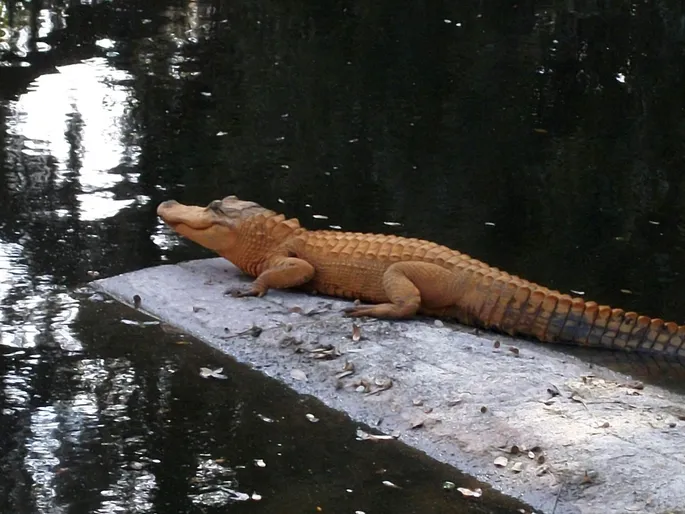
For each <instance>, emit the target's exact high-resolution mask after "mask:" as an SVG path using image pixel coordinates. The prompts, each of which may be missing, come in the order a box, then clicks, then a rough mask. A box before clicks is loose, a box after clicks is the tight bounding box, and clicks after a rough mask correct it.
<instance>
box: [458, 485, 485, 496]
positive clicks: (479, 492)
mask: <svg viewBox="0 0 685 514" xmlns="http://www.w3.org/2000/svg"><path fill="white" fill-rule="evenodd" d="M457 491H459V492H460V493H461V494H462V495H464V496H471V497H473V498H480V497H481V496H483V490H482V489H481V488H480V487H479V488H477V489H467V488H466V487H457Z"/></svg>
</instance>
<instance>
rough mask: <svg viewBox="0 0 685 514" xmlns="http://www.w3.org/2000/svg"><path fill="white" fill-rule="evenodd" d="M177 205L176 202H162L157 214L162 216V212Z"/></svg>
mask: <svg viewBox="0 0 685 514" xmlns="http://www.w3.org/2000/svg"><path fill="white" fill-rule="evenodd" d="M176 205H178V202H177V201H176V200H166V201H165V202H162V203H160V204H159V205H158V206H157V214H160V213H161V212H162V211H164V210H166V209H170V208H172V207H174V206H176Z"/></svg>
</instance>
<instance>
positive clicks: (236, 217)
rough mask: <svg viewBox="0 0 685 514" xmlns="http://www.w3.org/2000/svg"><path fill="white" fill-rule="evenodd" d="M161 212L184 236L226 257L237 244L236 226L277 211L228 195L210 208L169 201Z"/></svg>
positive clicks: (159, 212) (170, 224)
mask: <svg viewBox="0 0 685 514" xmlns="http://www.w3.org/2000/svg"><path fill="white" fill-rule="evenodd" d="M157 214H158V215H159V217H160V218H162V219H163V220H164V222H165V223H166V224H167V225H169V226H170V227H171V228H173V229H174V230H175V231H176V232H178V233H179V234H181V235H182V236H184V237H187V238H188V239H190V240H191V241H194V242H196V243H198V244H200V245H202V246H204V247H205V248H208V249H210V250H213V251H215V252H217V253H218V254H220V255H224V256H226V254H227V253H228V252H229V251H230V250H231V249H232V248H233V247H234V246H235V244H236V239H237V237H238V231H237V230H236V229H237V228H238V226H240V224H241V223H242V222H243V221H244V220H246V219H248V218H252V217H254V216H257V215H260V214H262V215H264V216H265V217H271V216H273V215H275V214H276V213H274V212H273V211H270V210H269V209H265V208H264V207H262V206H260V205H259V204H256V203H254V202H248V201H244V200H240V199H239V198H238V197H237V196H227V197H226V198H224V199H223V200H214V201H213V202H210V204H209V205H208V206H207V207H200V206H195V205H184V204H182V203H179V202H177V201H175V200H167V201H166V202H162V203H161V204H159V207H157Z"/></svg>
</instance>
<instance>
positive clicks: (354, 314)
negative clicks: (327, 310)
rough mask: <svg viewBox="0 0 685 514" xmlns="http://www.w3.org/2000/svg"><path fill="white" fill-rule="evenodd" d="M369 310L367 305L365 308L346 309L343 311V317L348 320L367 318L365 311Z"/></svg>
mask: <svg viewBox="0 0 685 514" xmlns="http://www.w3.org/2000/svg"><path fill="white" fill-rule="evenodd" d="M368 309H369V306H368V305H365V306H363V307H362V306H356V307H347V308H346V309H343V313H344V314H345V316H347V317H348V318H360V317H362V316H368V314H367V313H366V311H367V310H368Z"/></svg>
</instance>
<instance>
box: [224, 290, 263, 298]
mask: <svg viewBox="0 0 685 514" xmlns="http://www.w3.org/2000/svg"><path fill="white" fill-rule="evenodd" d="M224 294H226V295H231V296H232V297H233V298H246V297H248V296H264V293H260V292H259V291H255V290H253V289H247V290H243V289H226V291H224Z"/></svg>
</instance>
